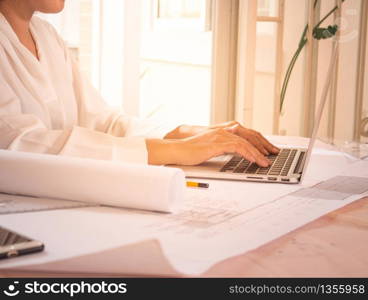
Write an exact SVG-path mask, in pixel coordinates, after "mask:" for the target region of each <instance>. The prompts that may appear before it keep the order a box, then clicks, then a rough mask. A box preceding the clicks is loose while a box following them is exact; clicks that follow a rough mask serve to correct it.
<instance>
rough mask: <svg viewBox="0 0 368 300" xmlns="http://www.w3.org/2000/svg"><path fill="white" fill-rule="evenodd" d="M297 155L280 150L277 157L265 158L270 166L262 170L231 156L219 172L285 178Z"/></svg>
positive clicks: (253, 164) (246, 161)
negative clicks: (269, 162)
mask: <svg viewBox="0 0 368 300" xmlns="http://www.w3.org/2000/svg"><path fill="white" fill-rule="evenodd" d="M296 153H297V150H296V149H281V151H280V152H279V154H277V155H272V154H271V155H269V156H267V158H268V159H269V160H270V161H271V165H270V166H268V167H266V168H263V167H260V166H258V165H257V164H256V163H251V162H249V161H248V160H246V159H244V158H242V157H240V156H233V157H232V158H231V159H230V160H229V161H228V162H227V163H226V164H225V165H224V166H223V167H222V168H221V170H220V172H232V173H247V174H259V175H273V176H279V175H281V176H287V175H288V174H289V170H290V168H291V165H292V163H293V161H294V159H295V155H296Z"/></svg>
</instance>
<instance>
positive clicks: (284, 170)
mask: <svg viewBox="0 0 368 300" xmlns="http://www.w3.org/2000/svg"><path fill="white" fill-rule="evenodd" d="M337 47H338V46H337V42H336V43H335V45H334V47H333V52H332V55H331V59H330V65H329V69H328V74H327V77H326V82H325V85H324V88H323V91H322V96H321V101H320V104H319V107H318V110H317V113H316V117H315V122H314V126H313V132H312V136H311V138H310V141H309V145H308V148H307V149H305V148H282V149H281V150H280V152H279V153H278V154H277V155H269V156H268V159H269V160H270V161H271V165H270V166H269V167H267V168H264V167H260V166H258V165H257V164H256V163H251V162H249V161H248V160H246V159H244V158H243V157H241V156H238V155H233V154H229V155H223V156H219V157H216V158H212V159H210V160H208V161H206V162H204V163H202V164H200V165H197V166H175V167H178V168H181V169H182V170H183V171H184V173H185V175H186V177H188V178H207V179H225V180H226V179H228V180H244V181H259V182H274V183H290V184H292V183H294V184H295V183H300V182H301V181H302V179H303V177H304V174H305V173H306V169H307V166H308V164H309V160H310V156H311V153H312V149H313V146H314V143H315V140H316V137H317V132H318V127H319V123H320V121H321V118H322V112H323V108H324V106H325V103H326V101H327V93H328V90H329V87H330V83H331V78H332V72H333V69H334V66H335V64H336V61H337V53H338V52H337Z"/></svg>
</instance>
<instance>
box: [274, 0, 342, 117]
mask: <svg viewBox="0 0 368 300" xmlns="http://www.w3.org/2000/svg"><path fill="white" fill-rule="evenodd" d="M344 1H345V0H342V2H344ZM317 3H318V0H315V2H314V8H316V6H317ZM337 9H338V6H335V7H334V8H333V9H331V10H330V11H329V12H328V13H327V14H326V15H325V16H324V17H323V18H322V19H321V20H320V21H319V22H318V23H317V24H316V25H315V26H314V28H313V38H315V39H317V40H321V39H328V38H331V37H333V36H334V35H335V34H336V33H337V31H338V28H337V25H329V26H327V27H320V26H321V25H322V23H323V22H324V21H325V20H326V19H327V18H328V17H329V16H330V15H332V14H333V13H334V12H335V11H336V10H337ZM307 32H308V24H307V25H305V28H304V31H303V34H302V36H301V38H300V41H299V44H298V48H297V49H296V51H295V53H294V55H293V57H292V59H291V61H290V63H289V66H288V68H287V70H286V73H285V77H284V81H283V84H282V88H281V94H280V113H281V112H282V107H283V105H284V101H285V95H286V90H287V86H288V83H289V80H290V76H291V73H292V71H293V69H294V66H295V63H296V61H297V59H298V57H299V54H300V53H301V52H302V50H303V48H304V46H305V45H306V44H307V41H308V39H307Z"/></svg>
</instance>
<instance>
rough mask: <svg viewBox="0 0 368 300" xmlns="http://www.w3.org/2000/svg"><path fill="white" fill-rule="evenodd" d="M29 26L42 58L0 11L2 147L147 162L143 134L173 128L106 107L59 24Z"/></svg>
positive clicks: (159, 134)
mask: <svg viewBox="0 0 368 300" xmlns="http://www.w3.org/2000/svg"><path fill="white" fill-rule="evenodd" d="M30 29H31V33H32V35H33V38H34V40H35V42H36V46H37V51H38V56H39V60H38V59H37V58H36V57H35V56H34V55H33V54H32V53H31V52H30V51H29V50H28V49H27V48H26V47H25V46H24V45H23V44H22V43H21V42H20V41H19V39H18V37H17V35H16V34H15V33H14V31H13V30H12V28H11V26H10V25H9V23H8V22H7V20H6V19H5V17H4V16H3V15H2V14H1V13H0V149H9V150H18V151H28V152H38V153H48V154H60V155H68V156H78V157H87V158H94V159H104V160H118V161H127V162H136V163H147V149H146V144H145V137H157V138H162V136H163V135H164V134H165V133H167V132H168V131H169V128H164V127H163V126H157V125H153V124H152V123H151V122H149V121H147V120H138V119H135V118H132V117H129V116H127V115H126V114H124V113H123V112H122V111H117V110H114V109H112V108H110V107H108V106H107V104H105V103H104V101H103V99H102V98H101V96H100V95H99V93H98V92H97V91H96V90H95V89H94V88H93V87H92V86H91V85H90V84H89V83H88V82H86V81H85V80H83V78H82V76H81V73H80V71H79V69H78V66H77V64H76V63H75V62H74V61H73V60H72V58H71V56H70V54H69V53H68V50H67V48H66V46H65V44H64V42H63V41H62V39H61V38H60V37H59V35H58V34H57V33H56V31H55V29H54V28H53V27H52V26H51V25H50V24H48V23H47V22H45V21H44V20H41V19H40V18H38V17H35V16H34V17H33V18H32V20H31V24H30Z"/></svg>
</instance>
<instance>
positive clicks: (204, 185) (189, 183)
mask: <svg viewBox="0 0 368 300" xmlns="http://www.w3.org/2000/svg"><path fill="white" fill-rule="evenodd" d="M209 186H210V185H209V184H208V183H203V182H194V181H187V187H199V188H205V189H207V188H208V187H209Z"/></svg>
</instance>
